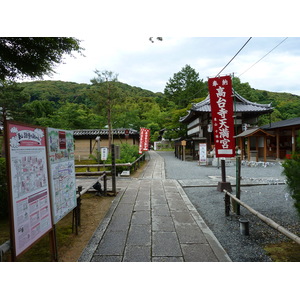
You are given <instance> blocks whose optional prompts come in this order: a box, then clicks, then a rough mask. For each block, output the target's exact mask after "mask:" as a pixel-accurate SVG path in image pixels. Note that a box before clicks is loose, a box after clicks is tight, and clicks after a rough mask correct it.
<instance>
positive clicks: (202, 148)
mask: <svg viewBox="0 0 300 300" xmlns="http://www.w3.org/2000/svg"><path fill="white" fill-rule="evenodd" d="M206 157H207V146H206V143H199V164H200V165H206Z"/></svg>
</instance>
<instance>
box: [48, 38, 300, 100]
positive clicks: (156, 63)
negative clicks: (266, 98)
mask: <svg viewBox="0 0 300 300" xmlns="http://www.w3.org/2000/svg"><path fill="white" fill-rule="evenodd" d="M76 38H78V39H80V40H82V42H81V45H82V47H83V48H85V50H84V51H83V53H84V55H85V56H84V57H83V56H80V55H78V54H76V58H72V57H66V59H65V64H62V65H60V66H58V67H57V68H55V71H56V72H57V74H55V75H54V76H52V77H51V78H50V79H52V80H63V81H72V82H77V83H90V80H91V79H92V78H93V77H94V76H95V73H94V70H95V69H98V70H101V71H102V70H109V71H113V72H114V73H116V74H118V79H119V81H121V82H124V83H127V84H130V85H133V86H137V87H141V88H143V89H147V90H151V91H153V92H163V91H164V88H165V86H166V83H167V82H168V81H169V79H170V78H171V77H173V75H174V73H177V72H179V71H181V69H182V68H183V67H184V66H185V65H186V64H188V65H190V66H191V67H192V68H194V69H195V70H196V72H198V73H199V76H200V78H201V79H203V80H207V77H213V76H215V75H216V74H218V73H219V72H220V71H221V70H222V68H223V67H225V65H226V64H227V63H228V62H229V61H230V60H231V59H232V58H233V56H234V55H235V54H236V53H237V52H238V51H239V50H240V49H241V48H242V46H243V45H244V44H245V43H246V42H247V40H248V39H249V37H228V38H227V37H187V38H184V37H180V38H179V37H168V36H163V41H158V40H154V43H152V42H151V41H149V36H140V35H139V36H136V37H134V36H117V37H116V36H113V37H108V36H106V35H105V36H103V37H101V34H100V35H99V36H92V37H91V36H81V35H78V36H76ZM276 46H277V47H276ZM274 47H276V48H275V49H274V50H273V51H271V50H272V49H273V48H274ZM270 51H271V52H270ZM268 52H270V53H269V54H268ZM265 55H266V56H265ZM264 56H265V57H264ZM263 57H264V58H263ZM262 58H263V59H262ZM260 59H262V60H261V61H259V60H260ZM257 61H259V62H258V63H257V64H255V63H256V62H257ZM253 64H255V65H254V66H253ZM251 66H252V67H251ZM249 68H250V69H249ZM227 74H234V76H237V77H240V79H241V81H242V82H248V83H249V84H250V85H251V87H253V88H255V89H263V90H267V91H274V92H288V93H292V94H297V95H300V84H299V81H300V80H299V78H300V38H298V37H288V38H287V39H285V37H253V38H252V39H251V40H250V41H249V42H248V43H247V45H246V46H245V47H244V48H243V49H242V50H241V52H240V53H239V54H238V55H237V56H236V57H235V59H234V60H233V61H232V62H231V63H230V64H229V65H228V67H226V68H225V70H224V71H223V72H222V73H221V75H227ZM44 79H49V78H48V77H45V78H44Z"/></svg>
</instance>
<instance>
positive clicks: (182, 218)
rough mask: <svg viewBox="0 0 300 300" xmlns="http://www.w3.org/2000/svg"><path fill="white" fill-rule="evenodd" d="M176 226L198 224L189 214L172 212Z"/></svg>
mask: <svg viewBox="0 0 300 300" xmlns="http://www.w3.org/2000/svg"><path fill="white" fill-rule="evenodd" d="M171 215H172V217H173V221H174V224H175V226H176V225H177V224H178V225H180V224H196V222H195V220H194V219H193V217H192V216H191V214H190V213H189V212H185V211H184V212H182V211H171Z"/></svg>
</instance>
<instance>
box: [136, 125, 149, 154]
mask: <svg viewBox="0 0 300 300" xmlns="http://www.w3.org/2000/svg"><path fill="white" fill-rule="evenodd" d="M149 141H150V129H147V128H141V129H140V144H139V154H142V153H143V151H148V150H149Z"/></svg>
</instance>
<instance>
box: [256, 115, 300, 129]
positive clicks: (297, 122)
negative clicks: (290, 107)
mask: <svg viewBox="0 0 300 300" xmlns="http://www.w3.org/2000/svg"><path fill="white" fill-rule="evenodd" d="M296 125H300V118H294V119H288V120H283V121H278V122H274V123H271V124H267V125H264V126H261V127H260V128H262V129H265V130H268V129H275V128H281V127H288V126H296Z"/></svg>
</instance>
